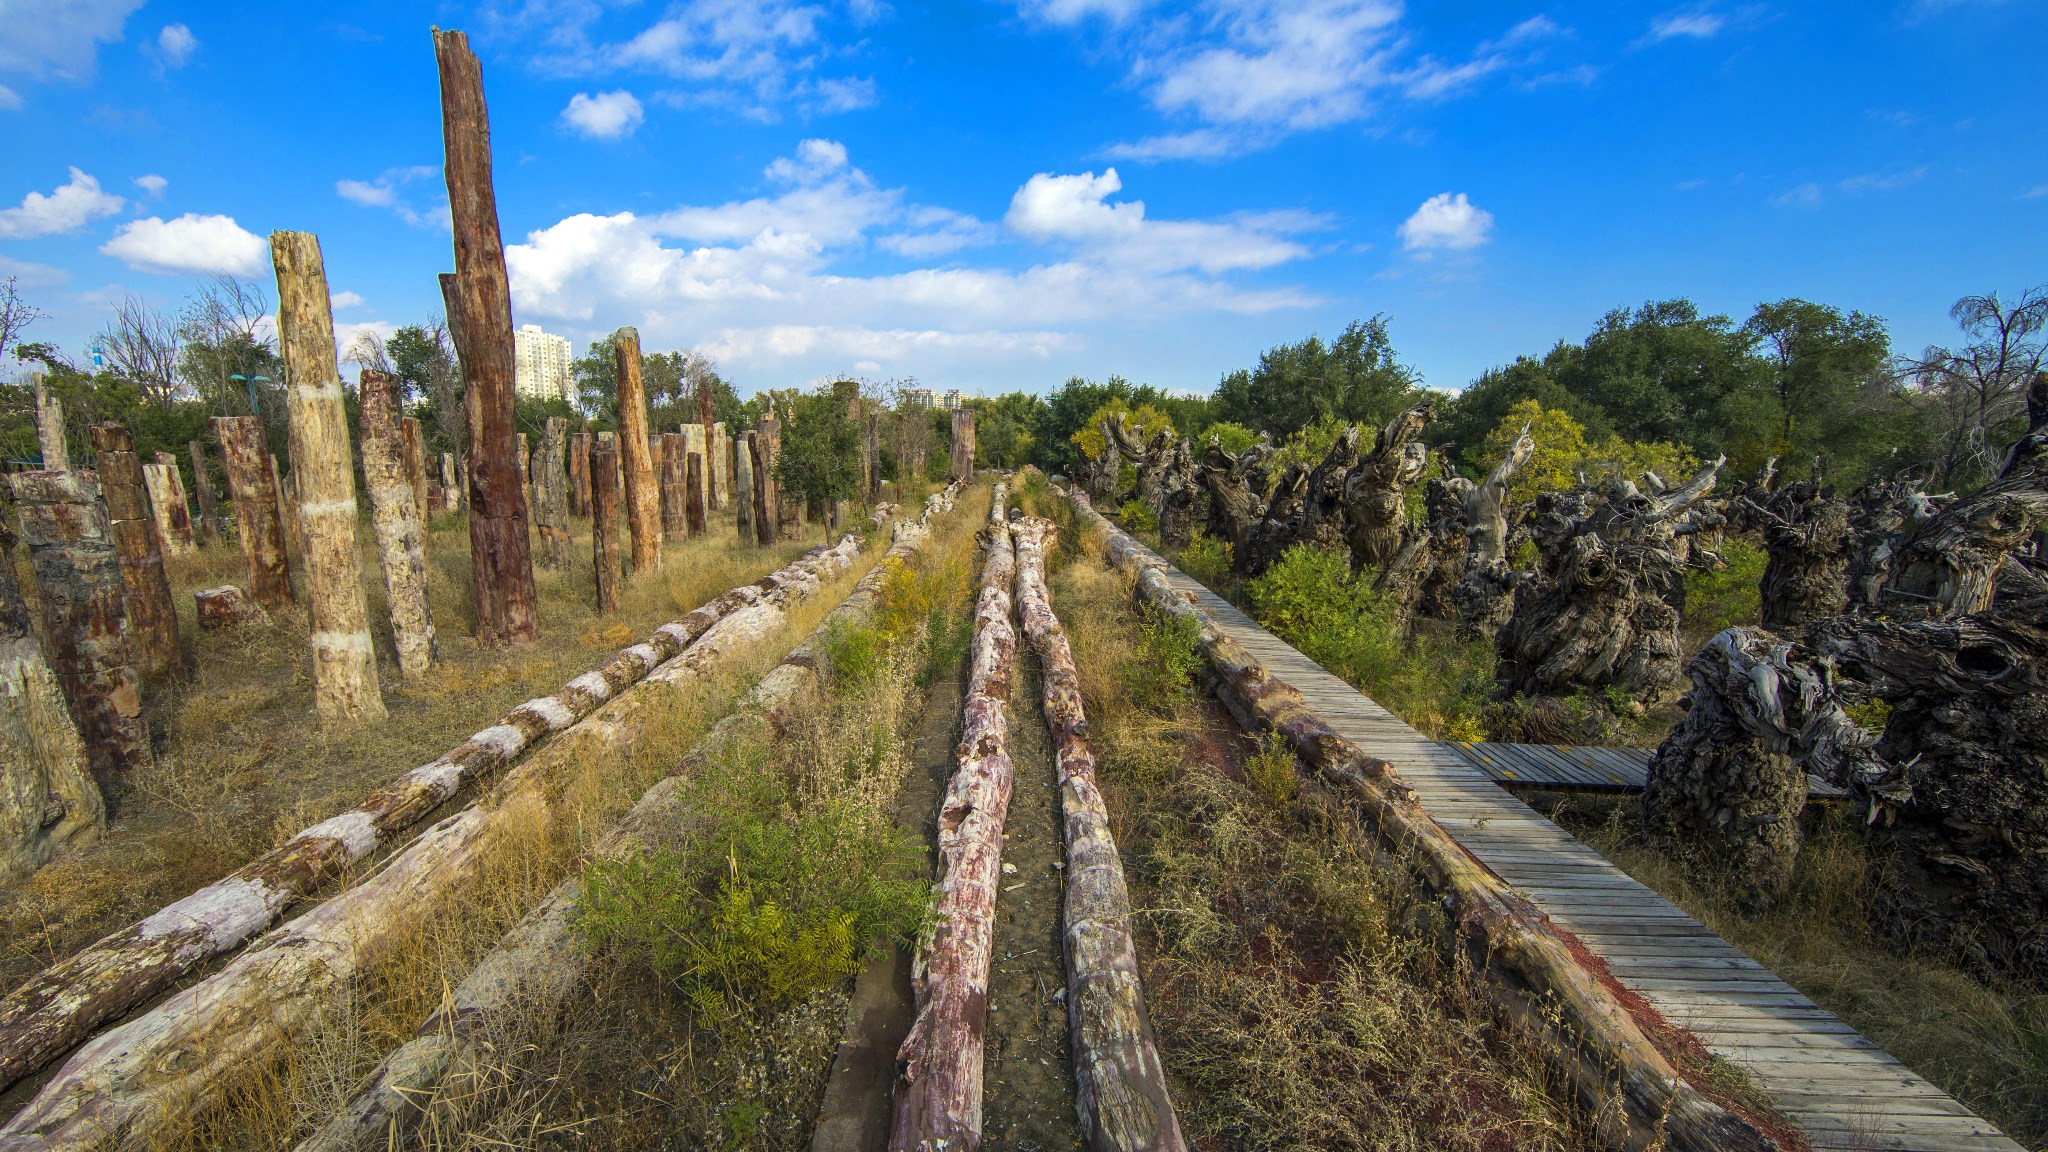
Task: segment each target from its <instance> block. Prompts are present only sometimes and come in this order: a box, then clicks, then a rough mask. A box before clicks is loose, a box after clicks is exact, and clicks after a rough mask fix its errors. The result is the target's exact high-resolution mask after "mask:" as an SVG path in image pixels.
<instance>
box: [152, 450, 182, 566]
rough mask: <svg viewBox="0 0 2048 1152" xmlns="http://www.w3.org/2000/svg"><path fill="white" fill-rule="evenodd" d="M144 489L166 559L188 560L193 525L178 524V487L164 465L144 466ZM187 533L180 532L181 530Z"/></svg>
mask: <svg viewBox="0 0 2048 1152" xmlns="http://www.w3.org/2000/svg"><path fill="white" fill-rule="evenodd" d="M142 488H143V491H144V493H145V494H146V495H147V496H148V498H149V512H150V519H151V521H152V522H153V524H154V526H155V530H156V534H157V540H158V542H159V543H160V544H161V545H162V546H163V551H164V554H165V555H167V556H185V555H188V554H190V553H191V551H192V521H191V519H190V518H189V517H188V518H186V519H185V521H184V523H182V524H180V523H179V516H178V512H179V508H178V486H177V485H176V484H174V483H173V482H172V481H171V477H170V475H169V470H168V469H166V468H165V467H164V466H163V465H162V464H158V463H154V462H151V463H148V464H144V465H142ZM181 527H182V528H183V529H184V531H183V532H180V531H179V529H180V528H181Z"/></svg>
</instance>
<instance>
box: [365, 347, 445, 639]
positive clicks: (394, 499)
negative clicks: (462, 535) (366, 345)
mask: <svg viewBox="0 0 2048 1152" xmlns="http://www.w3.org/2000/svg"><path fill="white" fill-rule="evenodd" d="M398 385H399V380H398V377H396V376H393V375H391V374H389V373H386V372H380V371H378V370H376V369H374V368H365V369H363V372H362V381H361V383H360V384H359V385H358V394H359V397H360V404H359V412H360V420H361V424H362V443H363V486H364V487H365V488H367V489H369V493H370V522H371V526H372V527H373V528H374V529H375V531H376V533H377V553H378V556H379V558H380V559H382V560H383V562H384V599H385V602H386V604H387V605H388V606H389V607H390V611H391V639H392V644H393V646H394V647H395V648H396V649H397V650H398V670H399V671H400V672H401V673H403V674H404V675H405V677H406V678H407V679H409V680H417V679H419V678H420V677H422V676H425V675H426V674H427V665H429V664H431V663H433V660H434V618H433V614H432V613H431V612H430V611H429V610H428V608H427V545H426V527H425V525H424V523H423V522H422V521H421V520H420V517H419V506H418V505H417V504H415V503H413V488H412V481H411V479H410V478H409V477H408V476H407V475H406V466H405V433H404V431H403V430H402V426H401V424H400V418H399V415H398Z"/></svg>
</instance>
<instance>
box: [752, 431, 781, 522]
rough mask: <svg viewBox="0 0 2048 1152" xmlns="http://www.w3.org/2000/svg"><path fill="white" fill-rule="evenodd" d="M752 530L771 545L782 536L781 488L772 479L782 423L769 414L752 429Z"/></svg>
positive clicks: (779, 444)
mask: <svg viewBox="0 0 2048 1152" xmlns="http://www.w3.org/2000/svg"><path fill="white" fill-rule="evenodd" d="M753 441H754V445H753V446H754V531H755V532H756V533H758V534H759V536H760V539H761V543H763V544H773V543H775V541H776V540H777V539H778V538H780V537H781V535H782V491H781V485H779V484H777V483H776V482H775V458H776V456H777V455H779V454H780V452H781V449H782V425H781V423H779V422H778V421H777V420H776V419H775V417H773V416H763V417H762V418H761V422H760V424H759V425H758V426H757V427H756V428H755V430H754V437H753Z"/></svg>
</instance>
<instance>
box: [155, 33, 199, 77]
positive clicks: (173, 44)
mask: <svg viewBox="0 0 2048 1152" xmlns="http://www.w3.org/2000/svg"><path fill="white" fill-rule="evenodd" d="M156 47H157V51H158V52H160V53H162V54H163V58H164V63H166V64H169V65H170V66H171V67H173V68H183V67H184V66H185V61H187V60H189V59H191V58H192V53H193V52H195V51H197V50H198V49H199V37H197V36H194V35H193V34H192V29H190V28H187V27H185V26H184V25H183V24H166V25H164V30H163V31H162V32H159V33H157V37H156Z"/></svg>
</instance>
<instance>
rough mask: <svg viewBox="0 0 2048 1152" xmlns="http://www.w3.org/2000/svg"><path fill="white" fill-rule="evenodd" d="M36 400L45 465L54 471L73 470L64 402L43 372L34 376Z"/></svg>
mask: <svg viewBox="0 0 2048 1152" xmlns="http://www.w3.org/2000/svg"><path fill="white" fill-rule="evenodd" d="M33 383H34V385H35V401H36V440H37V442H38V444H39V445H40V446H41V447H42V450H43V467H44V468H46V469H48V470H50V471H52V472H68V471H70V470H71V454H70V452H69V451H68V450H67V449H66V447H65V445H64V402H63V401H61V400H59V399H57V397H56V396H55V394H53V393H52V392H51V391H50V389H49V385H48V384H47V383H46V382H45V381H44V379H43V374H42V373H40V372H38V373H36V374H35V376H34V377H33Z"/></svg>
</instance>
